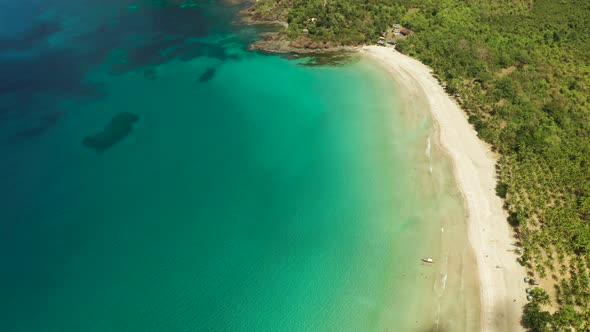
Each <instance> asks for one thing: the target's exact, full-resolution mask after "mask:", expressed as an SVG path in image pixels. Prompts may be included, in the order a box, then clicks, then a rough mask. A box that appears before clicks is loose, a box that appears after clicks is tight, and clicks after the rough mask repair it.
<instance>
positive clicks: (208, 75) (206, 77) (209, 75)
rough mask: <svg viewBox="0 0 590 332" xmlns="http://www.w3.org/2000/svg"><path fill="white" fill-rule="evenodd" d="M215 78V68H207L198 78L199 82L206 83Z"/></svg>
mask: <svg viewBox="0 0 590 332" xmlns="http://www.w3.org/2000/svg"><path fill="white" fill-rule="evenodd" d="M213 76H215V68H207V70H205V72H204V73H203V74H202V75H201V77H199V82H207V81H210V80H212V79H213Z"/></svg>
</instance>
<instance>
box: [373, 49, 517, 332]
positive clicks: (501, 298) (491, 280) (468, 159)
mask: <svg viewBox="0 0 590 332" xmlns="http://www.w3.org/2000/svg"><path fill="white" fill-rule="evenodd" d="M362 53H363V54H365V55H367V56H369V57H370V58H371V59H373V60H376V61H377V62H379V63H380V64H382V65H383V66H385V68H387V70H388V71H389V72H390V73H391V75H392V76H393V77H394V79H395V80H396V81H397V82H398V83H399V84H400V86H401V87H402V90H403V93H405V94H406V95H407V97H408V98H412V97H419V96H427V99H428V104H429V106H430V107H429V109H430V112H431V114H432V117H433V118H434V120H435V122H436V123H437V125H438V128H439V134H440V144H441V145H442V148H443V149H444V150H445V151H446V152H447V153H448V154H449V156H450V157H451V159H452V162H453V165H454V175H455V178H456V180H457V183H458V187H459V190H460V191H461V193H462V195H463V197H464V201H465V208H466V210H467V219H468V220H467V230H468V238H469V242H470V244H471V246H472V248H473V251H474V255H475V258H476V261H477V270H478V271H477V272H478V278H479V281H480V285H481V287H480V296H481V330H482V331H523V328H522V327H521V325H520V318H521V314H522V307H523V306H524V304H525V303H526V298H525V293H524V288H525V285H524V282H523V280H522V278H523V276H524V275H525V271H524V269H523V268H522V267H521V266H520V265H519V264H518V263H517V262H516V255H515V254H514V253H513V252H511V251H509V250H511V249H514V248H513V247H511V245H510V244H511V243H512V242H513V241H514V240H513V239H512V237H511V230H510V228H509V225H508V223H507V222H506V217H505V214H504V210H503V208H502V201H501V200H500V198H498V197H497V196H496V194H495V183H496V182H495V172H496V171H495V165H496V161H495V158H494V155H493V154H492V152H491V150H490V148H489V146H487V145H486V144H485V143H484V142H482V141H481V140H480V139H479V138H478V137H477V133H476V131H475V130H474V129H473V127H472V126H471V125H470V124H469V123H468V122H467V118H466V115H465V113H464V112H463V111H462V110H461V109H460V108H459V107H458V106H457V104H456V103H455V102H454V101H453V100H452V99H451V98H450V97H449V96H448V95H447V93H446V92H445V91H444V89H443V88H442V86H441V85H440V84H439V83H438V81H437V80H436V79H435V78H434V77H433V76H432V74H431V70H430V69H429V68H428V67H426V66H425V65H424V64H422V63H420V62H419V61H417V60H415V59H412V58H410V57H408V56H405V55H403V54H401V53H399V52H396V51H393V49H392V48H386V47H380V46H366V47H364V48H363V52H362ZM451 277H452V276H449V278H451Z"/></svg>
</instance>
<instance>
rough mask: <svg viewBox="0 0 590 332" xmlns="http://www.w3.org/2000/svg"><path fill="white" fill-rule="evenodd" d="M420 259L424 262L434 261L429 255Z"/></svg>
mask: <svg viewBox="0 0 590 332" xmlns="http://www.w3.org/2000/svg"><path fill="white" fill-rule="evenodd" d="M422 261H423V262H424V263H434V260H433V259H432V258H430V257H426V258H422Z"/></svg>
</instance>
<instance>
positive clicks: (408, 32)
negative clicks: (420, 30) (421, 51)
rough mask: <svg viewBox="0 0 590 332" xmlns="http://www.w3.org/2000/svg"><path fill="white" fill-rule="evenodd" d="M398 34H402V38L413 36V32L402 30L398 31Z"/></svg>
mask: <svg viewBox="0 0 590 332" xmlns="http://www.w3.org/2000/svg"><path fill="white" fill-rule="evenodd" d="M399 33H400V34H402V36H409V35H411V34H413V33H414V31H412V30H410V29H406V28H402V29H399Z"/></svg>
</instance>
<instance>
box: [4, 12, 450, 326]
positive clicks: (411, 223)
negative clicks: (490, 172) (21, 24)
mask: <svg viewBox="0 0 590 332" xmlns="http://www.w3.org/2000/svg"><path fill="white" fill-rule="evenodd" d="M109 3H110V2H109ZM130 3H131V2H130ZM110 5H111V6H114V7H116V8H118V10H119V11H120V12H121V13H125V15H131V14H128V12H127V11H132V12H133V13H135V14H133V15H139V16H140V18H138V19H134V20H131V19H129V21H127V23H126V24H128V25H129V30H130V31H132V32H133V31H135V32H133V33H131V32H130V33H129V36H126V37H125V38H123V37H121V36H120V35H117V37H116V38H117V40H116V41H110V42H107V41H105V40H104V39H102V38H97V40H99V41H100V43H101V44H100V45H102V46H101V47H102V48H98V49H97V50H95V49H92V48H89V49H88V50H87V51H84V47H85V46H84V45H82V46H80V45H79V44H73V43H68V41H71V38H72V37H71V35H76V34H78V33H79V34H80V36H82V37H84V39H83V40H84V41H86V42H87V43H88V44H91V43H92V42H94V41H92V40H90V41H89V38H90V37H88V35H87V34H84V33H81V32H80V31H82V30H83V28H82V26H84V27H86V25H83V24H82V25H80V24H78V25H77V23H76V22H79V21H80V20H78V21H76V20H74V19H72V20H73V21H72V22H74V23H68V22H70V21H67V20H66V21H61V23H60V24H61V25H59V28H56V31H53V30H52V29H49V28H47V25H46V26H45V27H44V28H43V29H40V30H41V31H44V33H40V34H41V35H42V37H43V38H46V39H47V43H50V42H51V43H53V44H51V45H53V46H48V49H43V50H41V51H39V50H37V49H34V48H33V49H29V48H27V47H24V46H19V45H20V44H18V43H16V42H14V41H12V42H6V41H5V45H6V43H8V44H7V45H9V46H10V45H12V46H10V47H12V51H11V52H12V53H10V52H7V53H6V54H4V55H3V58H2V59H4V64H5V67H4V68H8V66H9V65H10V66H11V67H10V68H17V69H18V68H20V70H21V71H22V72H18V71H17V70H16V69H14V70H13V71H12V72H10V73H9V74H10V75H15V76H14V77H18V78H19V79H16V78H15V79H13V80H11V81H10V82H11V83H7V84H5V85H4V86H2V88H3V90H2V94H1V95H0V97H1V98H2V99H0V100H1V101H2V103H3V104H2V107H3V108H2V113H1V115H2V118H1V122H0V125H1V126H2V130H1V132H2V135H1V136H2V140H1V142H0V153H1V154H2V156H3V157H2V160H3V163H2V165H0V170H1V172H2V174H3V175H2V178H1V182H0V185H1V186H2V188H3V195H2V196H3V198H2V201H1V203H0V204H2V211H3V212H2V214H3V217H2V218H1V219H2V221H1V222H0V227H1V228H0V230H1V233H0V240H1V241H0V249H1V251H0V259H1V261H2V266H3V269H2V274H1V275H0V282H1V283H0V284H1V286H0V287H1V293H2V294H3V295H2V300H0V318H1V319H0V321H1V323H0V324H1V327H0V328H1V330H2V331H11V332H12V331H293V330H299V331H304V330H305V331H318V330H338V331H361V330H381V329H383V328H384V327H387V328H404V327H408V326H410V325H409V323H408V322H409V321H411V322H412V324H413V323H414V321H418V320H424V317H430V316H428V315H427V314H425V312H427V311H428V310H424V311H422V312H421V313H418V312H416V308H417V306H418V305H419V304H420V303H423V302H424V303H429V300H428V296H429V295H430V292H431V287H432V279H433V278H434V277H435V275H436V271H434V270H426V269H424V268H423V267H422V266H420V265H418V264H416V261H417V260H418V258H420V257H422V256H423V255H427V254H428V253H432V252H435V251H436V250H437V249H438V246H439V242H438V241H439V240H437V236H436V234H437V233H436V232H438V228H439V226H438V224H437V222H438V221H436V220H432V219H430V216H432V215H433V214H434V213H435V210H436V209H437V208H436V207H433V205H431V204H430V203H429V202H430V201H425V200H424V199H425V198H424V197H425V196H424V195H425V194H424V192H427V191H428V188H426V189H425V188H420V187H419V186H417V185H416V183H417V182H416V179H417V178H418V177H421V176H423V175H424V174H426V173H427V172H428V170H427V164H424V162H425V161H424V160H425V157H424V147H425V144H426V137H427V136H428V135H429V131H430V130H431V127H430V126H431V124H430V121H429V120H428V119H427V118H426V117H424V118H422V116H418V120H417V121H413V122H411V123H412V125H409V124H408V119H407V118H405V117H404V115H403V114H402V112H401V104H400V102H399V96H398V95H396V94H395V88H394V85H393V82H392V81H391V80H390V78H389V77H388V75H383V74H382V73H381V72H380V69H379V68H377V67H376V66H375V65H373V64H370V63H367V62H365V61H364V60H363V61H360V60H357V61H352V62H351V63H350V64H347V65H344V66H325V67H309V66H303V65H301V64H302V62H301V61H289V60H285V59H282V58H280V57H278V56H264V55H261V54H256V53H249V52H246V51H245V45H246V43H247V41H248V40H249V39H248V38H250V37H249V36H250V35H251V34H252V31H250V30H247V29H246V30H245V29H239V28H236V27H232V26H231V25H228V24H227V22H229V19H230V18H231V15H229V14H227V13H228V12H229V13H232V10H233V9H232V10H230V9H227V8H225V7H219V6H216V5H211V4H210V3H209V4H208V5H206V4H202V6H210V8H208V9H207V10H201V9H200V7H199V8H194V9H191V10H194V11H195V12H194V13H193V14H194V15H197V17H205V14H207V15H209V16H208V17H212V19H210V20H211V21H215V22H217V21H218V20H223V19H225V20H226V21H225V22H226V25H219V26H218V25H215V24H213V23H211V24H205V25H206V26H207V28H203V29H202V30H199V29H196V30H197V31H199V33H198V34H197V35H195V36H192V35H190V34H189V35H186V33H187V32H186V31H184V30H183V31H180V32H179V31H176V30H174V31H172V32H170V31H169V30H166V31H165V32H166V33H167V35H166V36H168V37H166V38H163V39H162V40H159V43H160V44H157V45H155V46H154V45H152V44H149V45H147V46H145V47H143V46H142V47H143V48H141V47H137V48H129V49H126V48H125V47H123V46H121V45H127V44H129V43H131V44H133V43H136V44H137V43H139V44H141V45H145V44H142V43H141V42H137V40H142V39H141V38H145V40H153V38H156V37H154V36H159V35H158V33H156V32H158V31H159V30H158V29H164V28H162V26H163V27H166V29H171V28H170V27H171V26H174V29H177V27H176V25H174V24H168V23H166V24H164V23H162V22H177V20H178V19H179V14H178V12H176V11H174V10H171V9H170V7H159V6H154V7H153V8H152V7H150V8H151V9H150V11H149V12H147V13H143V12H141V8H143V7H140V9H139V10H137V9H134V8H131V9H130V8H128V5H129V4H127V3H124V4H120V3H117V4H112V3H111V4H110ZM56 6H57V5H56ZM61 6H62V7H57V8H58V9H59V10H58V9H54V8H53V7H51V8H53V9H51V10H50V9H47V8H45V9H44V11H43V12H42V13H41V14H39V15H45V16H51V17H58V18H59V19H60V20H62V19H63V17H62V16H63V15H66V14H63V13H64V12H67V11H65V9H64V8H68V9H70V10H72V11H74V12H76V13H87V12H88V8H83V9H76V10H74V9H71V8H70V7H68V6H69V4H68V6H65V7H64V5H63V4H62V5H61ZM105 6H106V5H105ZM141 6H144V3H143V2H142V3H141ZM145 6H147V5H145ZM150 6H151V5H150ZM97 8H102V7H101V6H99V5H97ZM162 8H164V9H162ZM174 8H176V7H174ZM60 10H61V11H60ZM167 10H169V11H171V12H170V13H168V12H167ZM104 11H105V13H106V14H105V13H98V14H97V13H96V12H94V13H93V14H92V15H90V14H88V15H89V17H94V19H95V20H97V21H99V22H101V20H99V19H98V18H96V17H97V16H98V15H99V14H100V15H109V13H112V12H110V11H107V10H106V9H105V10H104ZM138 11H139V12H138ZM161 11H163V12H161ZM233 11H234V12H235V10H233ZM56 12H57V14H56ZM48 13H49V14H48ZM60 13H61V14H60ZM67 13H69V14H71V13H70V12H67ZM219 13H221V14H219ZM222 14H223V15H222ZM142 15H143V16H142ZM148 15H152V16H149V17H150V18H151V19H150V20H148V21H149V22H150V27H151V28H152V29H153V30H149V31H151V34H148V35H145V36H144V35H142V34H140V33H139V32H137V31H136V30H133V29H135V28H136V27H135V25H139V26H140V27H143V25H141V24H140V23H137V22H143V21H142V20H143V19H145V18H146V17H148ZM157 15H162V17H159V16H157ZM166 15H172V18H170V19H169V20H168V19H167V17H168V16H166ZM183 15H185V14H183ZM199 15H201V16H199ZM215 15H217V16H215ZM45 16H44V17H45ZM126 17H127V16H126ZM129 17H135V16H129ZM83 18H84V17H83ZM156 18H157V19H156ZM104 20H106V21H108V22H111V23H109V24H115V23H112V22H121V21H120V20H117V19H114V18H112V17H108V19H104ZM186 20H187V22H190V21H191V16H190V15H188V16H187V17H186ZM64 22H66V23H64ZM84 22H88V21H84ZM154 22H158V24H159V25H157V28H153V26H152V24H153V23H154ZM197 22H201V21H198V20H197ZM207 22H209V21H207ZM201 23H202V22H201ZM44 24H46V23H44ZM117 24H119V26H117V31H119V32H120V34H124V33H125V31H127V30H125V29H126V25H122V23H117ZM132 24H135V25H132ZM142 24H143V23H142ZM203 24H204V23H203ZM15 26H16V25H15ZM108 26H109V25H108V24H107V27H106V28H105V27H104V26H101V25H100V24H98V23H97V25H96V31H98V30H99V29H109V28H108ZM186 26H187V27H186V30H187V31H191V33H192V31H195V30H194V29H193V28H192V26H191V25H190V23H186ZM15 29H16V28H15ZM47 30H49V33H47ZM25 31H26V29H25ZM136 32H137V33H136ZM92 33H94V32H92ZM142 33H143V30H142ZM24 35H26V36H29V37H30V36H31V35H35V34H32V33H29V34H28V35H27V34H26V33H25V34H24ZM178 35H181V36H182V37H178V38H182V40H181V42H178V43H177V44H174V45H173V44H172V43H170V42H169V41H170V40H171V39H172V40H174V38H176V37H170V36H178ZM101 36H102V35H101ZM138 36H139V37H138ZM150 36H151V37H150ZM23 38H24V37H23ZM31 38H32V37H31ZM35 38H37V39H39V38H41V37H39V36H36V37H35ZM105 38H106V37H105ZM149 38H152V39H149ZM190 38H194V40H193V42H194V41H196V43H198V45H199V46H198V48H196V49H190V48H188V49H183V50H182V51H181V52H178V54H175V55H174V56H168V54H169V53H170V52H175V51H174V50H175V49H179V48H182V47H185V46H186V45H188V43H189V42H188V41H187V40H189V39H190ZM6 40H9V39H6ZM10 40H11V39H10ZM79 40H81V39H79ZM123 42H124V43H123ZM10 43H13V44H10ZM15 43H16V44H15ZM23 43H24V44H25V45H28V44H27V43H26V42H23ZM55 45H62V46H55ZM63 45H67V46H63ZM134 45H135V44H134ZM179 45H181V46H179ZM191 45H192V44H191ZM86 46H87V45H86ZM95 46H96V45H95ZM23 47H24V48H23ZM60 47H61V48H64V49H68V52H74V51H71V50H70V48H72V47H73V48H74V49H75V52H74V53H73V54H74V55H72V56H71V57H67V56H66V55H67V54H69V53H68V52H65V51H64V50H62V49H61V48H60ZM78 48H80V49H78ZM19 52H20V53H19ZM22 52H30V53H31V54H33V55H30V54H29V55H23V54H22ZM76 52H77V53H76ZM150 52H151V53H150ZM9 53H10V54H9ZM53 53H56V54H57V55H54V54H53ZM97 54H99V55H102V56H98V55H97ZM153 54H156V55H153ZM50 57H55V58H52V59H53V60H51V61H50V60H47V59H49V58H50ZM16 59H19V60H16ZM23 59H24V60H23ZM39 59H41V60H47V61H48V62H49V64H50V65H51V66H47V67H45V68H47V69H46V71H47V72H43V73H37V72H33V71H32V69H31V67H30V66H31V63H33V62H34V60H35V61H37V60H39ZM64 59H65V60H64ZM75 59H77V60H75ZM11 61H12V62H11ZM61 61H68V62H67V63H66V64H62V63H61ZM15 64H16V65H15ZM19 66H20V67H19ZM56 68H57V69H56ZM71 68H74V69H75V70H74V69H71ZM207 73H208V74H207ZM51 75H53V76H51ZM6 76H7V75H6ZM7 77H8V76H7ZM23 77H24V78H23ZM41 78H43V79H42V80H41V81H40V79H41ZM21 81H22V82H25V83H29V84H24V83H23V84H20V83H19V82H21ZM15 82H16V83H15ZM30 82H36V83H30ZM56 86H57V88H54V87H56ZM33 89H35V91H33ZM29 96H30V98H29ZM31 99H32V101H31ZM120 112H131V113H133V114H136V115H137V116H138V117H139V121H138V123H137V124H136V125H134V127H133V130H132V131H131V132H130V133H129V135H127V136H126V137H124V138H123V139H122V140H121V141H120V142H118V143H117V144H115V145H113V146H112V147H110V148H109V149H107V150H105V151H103V152H102V153H97V152H95V151H94V150H91V149H89V148H87V147H86V146H84V145H83V144H82V140H83V139H84V138H85V137H87V136H89V135H94V134H95V133H97V132H100V131H101V130H102V129H103V128H104V126H105V125H106V124H107V123H108V122H109V121H110V120H111V119H112V118H113V117H114V116H115V115H117V114H118V113H120ZM418 162H421V164H417V163H418ZM429 229H430V230H432V229H434V232H430V233H428V234H429V235H428V234H427V235H425V234H426V233H425V232H427V230H429ZM433 234H434V235H433ZM420 301H423V302H420ZM428 319H429V318H428Z"/></svg>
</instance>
